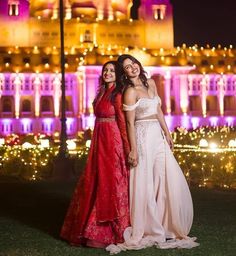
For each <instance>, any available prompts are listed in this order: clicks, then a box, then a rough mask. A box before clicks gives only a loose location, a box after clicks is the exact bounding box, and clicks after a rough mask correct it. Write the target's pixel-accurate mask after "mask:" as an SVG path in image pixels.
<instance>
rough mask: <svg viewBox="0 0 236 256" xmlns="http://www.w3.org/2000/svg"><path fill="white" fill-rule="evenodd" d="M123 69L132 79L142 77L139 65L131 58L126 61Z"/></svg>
mask: <svg viewBox="0 0 236 256" xmlns="http://www.w3.org/2000/svg"><path fill="white" fill-rule="evenodd" d="M123 69H124V72H125V74H126V75H127V76H128V77H130V78H134V77H137V76H139V75H140V67H139V65H138V63H136V62H134V61H132V60H131V59H129V58H128V59H125V60H124V62H123Z"/></svg>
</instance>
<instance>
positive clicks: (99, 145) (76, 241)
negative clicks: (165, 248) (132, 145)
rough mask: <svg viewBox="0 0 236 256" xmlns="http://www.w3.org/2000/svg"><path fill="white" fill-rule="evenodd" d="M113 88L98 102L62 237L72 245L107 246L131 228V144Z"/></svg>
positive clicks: (118, 100) (119, 238)
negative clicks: (128, 164) (83, 167)
mask: <svg viewBox="0 0 236 256" xmlns="http://www.w3.org/2000/svg"><path fill="white" fill-rule="evenodd" d="M113 89H114V86H113V87H112V88H110V89H108V90H107V91H106V92H105V93H104V95H103V96H102V97H101V99H100V100H98V101H97V103H95V106H94V113H95V115H96V121H95V127H94V133H93V138H92V143H91V148H90V152H89V156H88V160H87V165H86V168H85V170H84V173H83V174H82V176H81V178H80V179H79V181H78V184H77V186H76V189H75V192H74V195H73V197H72V201H71V204H70V206H69V209H68V212H67V215H66V218H65V220H64V224H63V227H62V230H61V237H62V238H63V239H65V240H67V241H68V242H69V243H70V244H73V245H88V244H91V243H92V244H93V243H94V244H96V243H98V244H102V245H103V246H104V247H105V246H107V245H109V244H111V243H115V244H116V243H120V242H123V232H124V230H125V228H126V227H128V226H129V225H130V223H129V220H130V218H129V202H128V200H129V199H128V198H129V196H128V182H129V177H128V169H127V165H126V161H125V155H127V154H128V152H129V143H128V139H127V134H126V126H125V119H124V115H123V112H122V103H121V95H120V94H118V95H117V96H116V98H115V101H114V103H111V101H110V99H109V96H110V94H111V92H112V90H113ZM114 117H115V118H114ZM103 246H101V247H103Z"/></svg>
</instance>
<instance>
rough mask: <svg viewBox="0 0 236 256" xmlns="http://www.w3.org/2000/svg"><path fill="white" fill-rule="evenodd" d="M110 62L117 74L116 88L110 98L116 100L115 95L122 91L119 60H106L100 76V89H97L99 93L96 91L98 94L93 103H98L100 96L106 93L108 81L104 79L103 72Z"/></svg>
mask: <svg viewBox="0 0 236 256" xmlns="http://www.w3.org/2000/svg"><path fill="white" fill-rule="evenodd" d="M108 64H112V65H113V66H114V68H115V74H116V81H115V83H116V86H115V89H114V90H113V91H112V92H111V95H110V97H109V98H110V100H111V102H114V100H115V97H116V95H117V94H118V93H122V86H121V84H120V82H119V79H118V75H119V74H118V73H119V72H118V63H117V61H113V60H111V61H108V62H106V63H105V64H104V65H103V66H102V73H101V77H100V81H99V86H98V90H97V93H96V96H95V99H94V101H93V105H94V104H96V102H97V101H98V100H99V99H100V97H102V95H103V94H104V92H105V90H106V83H105V81H104V79H103V72H104V69H105V67H106V66H107V65H108Z"/></svg>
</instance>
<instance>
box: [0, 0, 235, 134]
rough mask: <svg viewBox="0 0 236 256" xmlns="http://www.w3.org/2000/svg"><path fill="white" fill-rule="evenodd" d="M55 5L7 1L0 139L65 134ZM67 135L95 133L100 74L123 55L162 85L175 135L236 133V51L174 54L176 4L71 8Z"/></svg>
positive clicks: (1, 46)
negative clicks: (226, 128)
mask: <svg viewBox="0 0 236 256" xmlns="http://www.w3.org/2000/svg"><path fill="white" fill-rule="evenodd" d="M58 2H59V1H56V0H49V1H46V0H45V1H44V0H41V1H36V0H31V1H27V0H0V30H1V38H0V134H1V135H3V136H4V135H7V134H9V133H18V134H26V133H30V132H33V133H48V134H53V133H55V132H58V131H60V105H61V104H60V96H61V88H60V85H61V76H60V55H59V54H60V48H59V46H60V45H59V41H60V40H59V20H58V16H59V13H58ZM64 2H65V55H66V63H65V68H66V115H67V132H68V135H69V136H74V135H75V134H76V132H77V131H78V130H81V129H84V128H86V127H92V126H93V123H94V115H93V109H92V101H93V99H94V97H95V94H96V90H97V87H98V81H99V77H100V73H101V66H102V64H103V63H104V62H106V61H108V60H113V59H116V58H117V57H118V56H119V55H120V54H122V53H129V54H132V55H134V56H135V57H137V58H138V59H139V60H140V61H141V62H142V63H143V65H144V66H145V70H146V71H147V73H148V76H149V77H152V78H153V79H155V81H156V83H157V89H158V92H159V94H160V96H161V98H162V107H163V111H164V113H165V115H166V121H167V123H168V125H169V128H170V129H174V127H176V126H184V127H186V128H196V127H198V126H200V125H214V126H215V125H224V124H225V125H236V119H235V117H234V116H235V115H236V96H235V95H236V75H235V74H234V73H235V71H236V62H235V61H234V59H235V58H234V57H235V53H236V52H235V50H234V49H233V47H232V46H230V47H229V48H222V47H221V46H218V47H217V48H214V47H213V48H210V47H208V46H207V47H206V48H200V47H198V46H196V45H195V46H193V47H187V46H186V45H183V46H181V47H177V48H174V44H173V42H174V38H173V15H172V6H171V4H170V2H169V0H141V1H138V0H136V1H135V0H134V1H130V0H123V1H121V0H110V1H109V0H106V1H105V0H94V1H92V0H91V1H80V0H65V1H64Z"/></svg>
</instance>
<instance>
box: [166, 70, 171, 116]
mask: <svg viewBox="0 0 236 256" xmlns="http://www.w3.org/2000/svg"><path fill="white" fill-rule="evenodd" d="M170 91H171V74H170V71H169V70H167V71H166V72H165V102H166V113H167V114H168V115H169V114H171V97H170Z"/></svg>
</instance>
